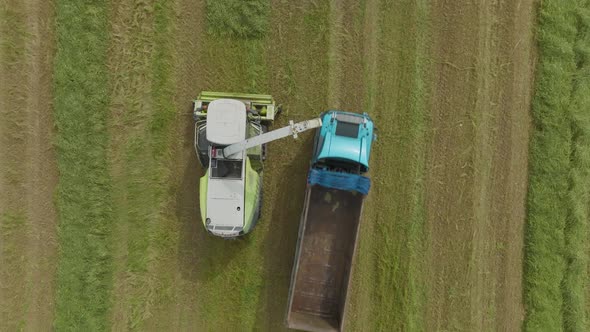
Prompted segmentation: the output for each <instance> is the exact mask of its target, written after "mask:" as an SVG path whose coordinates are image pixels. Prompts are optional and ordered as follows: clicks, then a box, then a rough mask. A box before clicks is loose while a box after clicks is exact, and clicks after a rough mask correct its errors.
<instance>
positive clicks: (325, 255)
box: [287, 186, 363, 332]
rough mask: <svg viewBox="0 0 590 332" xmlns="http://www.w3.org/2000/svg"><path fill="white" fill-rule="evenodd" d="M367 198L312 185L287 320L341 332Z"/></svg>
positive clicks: (299, 325)
mask: <svg viewBox="0 0 590 332" xmlns="http://www.w3.org/2000/svg"><path fill="white" fill-rule="evenodd" d="M362 202H363V196H362V195H361V194H358V193H356V192H351V191H342V190H336V189H328V188H324V187H321V186H308V188H307V191H306V197H305V206H304V210H303V214H302V217H301V225H300V228H299V240H298V245H297V252H296V260H295V265H294V267H293V276H292V280H291V289H290V292H289V308H288V313H287V324H288V326H289V327H290V328H297V329H303V330H307V331H318V332H319V331H340V330H341V328H342V326H341V325H342V320H343V318H344V317H343V314H344V308H345V303H346V293H347V290H348V281H349V277H350V268H351V264H352V258H353V254H354V249H355V243H356V236H357V230H358V226H359V220H360V215H361V210H362Z"/></svg>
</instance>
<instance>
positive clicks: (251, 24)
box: [207, 0, 270, 39]
mask: <svg viewBox="0 0 590 332" xmlns="http://www.w3.org/2000/svg"><path fill="white" fill-rule="evenodd" d="M269 11H270V1H269V0H226V1H216V0H207V24H208V29H209V32H210V33H212V34H214V35H216V36H221V37H236V38H247V39H249V38H262V37H264V35H265V34H266V32H267V30H268V16H269V15H268V13H269Z"/></svg>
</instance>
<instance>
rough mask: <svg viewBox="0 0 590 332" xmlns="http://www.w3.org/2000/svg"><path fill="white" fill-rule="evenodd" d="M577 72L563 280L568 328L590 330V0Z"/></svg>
mask: <svg viewBox="0 0 590 332" xmlns="http://www.w3.org/2000/svg"><path fill="white" fill-rule="evenodd" d="M575 16H576V24H577V35H576V42H575V44H574V53H575V56H576V59H575V60H576V68H577V70H576V74H575V76H574V79H573V82H572V83H573V91H572V98H571V103H570V107H569V112H570V114H569V116H570V121H571V133H572V148H571V154H570V163H571V164H570V166H571V169H570V188H569V190H570V192H569V195H568V202H569V206H568V208H569V213H568V218H567V220H566V228H565V233H564V234H565V244H566V247H565V258H566V264H567V267H566V275H565V279H564V281H563V284H562V287H563V298H564V309H565V310H564V328H565V330H566V331H588V328H589V326H588V317H587V313H586V306H587V298H586V290H587V287H588V274H587V272H586V271H587V269H588V246H587V245H586V241H587V238H588V232H589V231H590V225H589V222H590V221H589V219H590V215H589V211H588V210H589V208H590V196H589V193H590V186H589V184H590V1H587V0H584V1H580V2H579V4H578V7H577V8H576V11H575Z"/></svg>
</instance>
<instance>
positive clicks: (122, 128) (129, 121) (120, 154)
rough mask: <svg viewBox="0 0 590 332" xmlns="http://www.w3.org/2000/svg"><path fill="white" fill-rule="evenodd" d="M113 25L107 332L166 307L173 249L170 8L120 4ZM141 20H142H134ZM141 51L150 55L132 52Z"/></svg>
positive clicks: (137, 323) (137, 325) (139, 324)
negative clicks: (165, 268)
mask: <svg viewBox="0 0 590 332" xmlns="http://www.w3.org/2000/svg"><path fill="white" fill-rule="evenodd" d="M118 10H119V11H118V17H117V19H115V20H114V22H115V24H114V25H113V26H112V30H113V31H112V32H111V33H112V36H113V42H112V44H116V45H117V49H116V50H114V51H113V52H112V53H111V54H110V57H109V65H110V66H112V68H114V70H112V71H111V76H110V77H111V80H112V81H113V82H114V84H112V85H111V87H112V90H111V92H110V93H111V96H112V99H113V101H114V102H113V103H112V104H111V110H110V117H109V132H110V133H111V136H112V143H111V146H110V152H111V154H110V155H109V158H110V162H109V164H110V165H111V172H112V176H113V180H114V182H115V184H114V185H113V196H114V198H115V203H114V215H115V218H116V220H117V224H116V225H114V235H113V236H114V238H115V239H116V243H115V246H114V247H115V249H114V251H115V253H116V254H115V255H116V257H117V262H116V264H115V276H116V280H115V281H114V289H115V291H114V292H113V294H112V301H113V302H114V303H116V306H115V309H114V311H113V313H112V320H113V321H112V323H113V325H112V326H111V328H112V329H115V330H117V329H130V330H131V329H143V328H144V325H143V324H144V323H145V321H146V320H147V319H148V318H150V317H151V316H152V314H153V311H154V308H155V307H156V306H157V305H159V304H161V303H162V302H164V300H165V297H166V296H167V295H166V292H167V291H168V290H169V288H170V286H171V284H172V281H171V280H170V278H172V276H171V275H162V274H161V273H159V272H160V271H159V270H158V265H159V261H160V260H161V259H162V256H163V255H164V254H165V252H167V251H170V250H171V246H173V245H174V244H175V242H174V240H173V239H170V238H169V237H168V235H167V234H166V232H165V227H166V225H167V223H166V215H165V212H166V207H167V206H168V205H169V204H170V201H171V199H172V198H173V194H172V193H171V192H170V191H169V188H170V184H169V182H168V179H169V177H170V162H169V159H170V155H171V144H170V143H171V137H172V136H173V135H172V128H173V127H172V121H173V120H174V117H175V109H174V105H173V103H172V98H173V80H172V78H173V77H172V74H173V73H172V71H173V67H172V60H173V59H172V58H171V45H172V39H171V35H172V31H173V30H172V23H171V20H170V18H171V17H172V15H173V11H172V7H171V5H170V4H169V3H168V2H167V1H157V2H155V3H150V4H147V3H145V2H143V1H131V2H127V3H125V4H122V5H121V6H120V7H119V9H118ZM137 17H140V19H137ZM137 49H143V50H149V51H148V52H134V50H137Z"/></svg>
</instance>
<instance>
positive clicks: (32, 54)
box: [0, 0, 57, 331]
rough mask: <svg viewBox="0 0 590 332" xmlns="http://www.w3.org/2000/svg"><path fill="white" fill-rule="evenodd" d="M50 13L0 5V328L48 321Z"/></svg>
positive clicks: (52, 219)
mask: <svg viewBox="0 0 590 332" xmlns="http://www.w3.org/2000/svg"><path fill="white" fill-rule="evenodd" d="M52 20H53V10H52V6H51V4H49V3H47V2H45V1H32V0H31V1H4V2H2V4H0V36H1V37H0V119H1V120H0V193H2V194H0V266H1V267H2V268H1V269H0V316H1V317H2V319H0V330H2V331H10V330H18V329H26V330H29V331H39V330H46V329H48V327H49V325H48V324H50V323H51V321H52V319H53V316H54V308H55V306H54V303H55V298H54V289H55V288H54V287H55V271H56V254H57V235H56V212H55V207H54V205H53V194H54V191H55V185H56V182H57V170H56V163H55V151H54V149H53V146H52V141H53V133H52V131H53V118H52V113H51V80H52V73H51V70H52V67H51V66H52V50H53V47H54V44H53V31H52Z"/></svg>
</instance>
